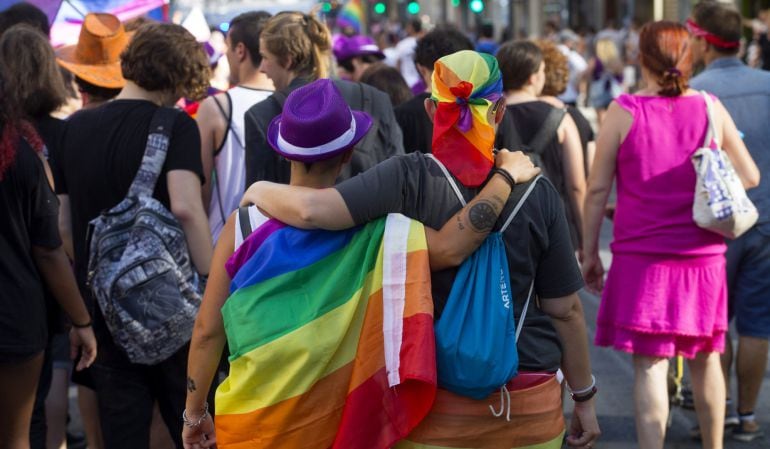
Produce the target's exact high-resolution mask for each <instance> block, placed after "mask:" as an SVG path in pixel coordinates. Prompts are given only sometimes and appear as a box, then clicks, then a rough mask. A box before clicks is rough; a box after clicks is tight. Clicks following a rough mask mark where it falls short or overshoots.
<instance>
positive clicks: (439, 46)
mask: <svg viewBox="0 0 770 449" xmlns="http://www.w3.org/2000/svg"><path fill="white" fill-rule="evenodd" d="M460 50H473V42H472V41H471V40H470V39H469V38H468V36H466V35H465V34H463V33H462V31H460V30H458V29H457V28H455V27H453V26H451V25H440V26H437V27H436V28H434V29H432V30H431V31H429V32H428V34H426V35H425V36H423V37H422V38H420V40H418V41H417V46H415V47H414V62H416V63H417V64H419V65H421V66H423V67H425V68H426V69H430V70H433V64H435V63H436V61H438V60H439V59H441V58H443V57H444V56H447V55H451V54H452V53H457V52H458V51H460Z"/></svg>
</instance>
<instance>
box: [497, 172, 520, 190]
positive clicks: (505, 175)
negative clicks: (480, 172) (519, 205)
mask: <svg viewBox="0 0 770 449" xmlns="http://www.w3.org/2000/svg"><path fill="white" fill-rule="evenodd" d="M495 173H497V174H498V175H500V176H502V177H503V179H504V180H505V182H507V183H508V185H509V186H510V187H511V190H513V186H515V185H516V180H514V179H513V176H511V174H510V173H508V172H507V171H505V170H503V169H502V168H499V167H495V168H493V169H492V174H495Z"/></svg>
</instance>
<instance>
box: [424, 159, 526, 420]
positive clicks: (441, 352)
mask: <svg viewBox="0 0 770 449" xmlns="http://www.w3.org/2000/svg"><path fill="white" fill-rule="evenodd" d="M429 156H431V157H432V155H429ZM433 160H434V161H435V162H436V163H437V164H438V166H439V167H441V169H442V171H443V172H444V176H445V177H446V178H447V180H448V181H449V183H450V185H451V186H452V189H453V190H454V191H455V194H457V198H458V199H459V200H460V203H462V205H463V207H464V206H465V205H466V202H465V198H463V196H462V194H461V193H460V189H459V188H458V187H457V184H455V181H454V179H453V178H452V176H451V175H450V174H449V172H448V171H447V169H446V167H444V165H443V164H442V163H441V162H439V161H438V160H437V159H435V158H433ZM539 178H540V176H538V178H537V179H539ZM537 179H535V180H534V181H533V182H532V183H531V184H530V186H529V187H528V188H527V190H526V192H525V193H524V195H523V196H522V198H521V199H520V200H519V202H518V203H517V204H516V207H514V209H513V211H512V212H511V214H510V216H509V217H508V219H507V220H506V221H505V224H503V226H502V228H500V230H499V231H497V232H492V233H490V234H489V236H488V237H487V238H486V240H484V242H483V243H482V244H481V246H480V247H479V248H478V249H477V250H476V252H474V253H473V254H472V255H471V256H470V257H468V258H467V259H466V260H465V261H464V262H463V263H462V265H460V268H459V270H458V272H457V276H456V277H455V280H454V283H453V284H452V289H451V291H450V293H449V298H448V299H447V302H446V306H445V307H444V311H443V313H442V314H441V318H439V320H438V321H436V323H435V334H436V362H437V365H438V383H439V386H440V387H441V388H444V389H446V390H449V391H451V392H453V393H457V394H459V395H462V396H468V397H471V398H473V399H485V398H486V397H488V396H489V395H490V394H491V393H492V392H494V391H495V390H500V389H501V387H504V386H505V384H506V383H508V381H509V380H510V379H511V378H513V377H514V376H516V374H517V373H518V367H519V354H518V352H517V350H516V341H517V340H518V337H519V333H520V332H521V327H522V325H523V324H524V317H525V316H526V314H527V308H528V307H529V301H530V299H531V297H532V291H533V288H534V281H533V282H532V284H531V285H530V288H529V294H528V296H527V301H526V303H525V304H524V309H523V310H522V314H521V317H519V320H518V326H517V325H516V324H515V321H514V316H513V300H514V297H513V293H512V292H511V282H510V276H509V270H508V258H507V256H506V254H505V244H504V243H503V232H505V230H506V229H507V228H508V225H510V224H511V222H512V221H513V219H514V217H515V216H516V214H517V213H518V212H519V209H521V206H522V205H523V204H524V202H525V201H526V199H527V197H528V196H529V194H530V193H531V192H532V190H533V189H534V187H535V184H536V183H537ZM503 390H505V389H504V388H503ZM501 391H502V390H501ZM505 392H506V393H507V390H506V391H505ZM493 413H494V414H495V415H496V416H500V414H501V413H502V409H501V411H500V412H494V410H493Z"/></svg>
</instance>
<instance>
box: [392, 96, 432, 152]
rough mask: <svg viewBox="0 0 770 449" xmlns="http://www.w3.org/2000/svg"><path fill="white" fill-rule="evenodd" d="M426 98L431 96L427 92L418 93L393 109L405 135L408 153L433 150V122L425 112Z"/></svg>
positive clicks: (405, 146)
mask: <svg viewBox="0 0 770 449" xmlns="http://www.w3.org/2000/svg"><path fill="white" fill-rule="evenodd" d="M426 98H430V94H429V93H427V92H423V93H421V94H417V95H415V96H414V97H412V98H411V99H409V100H407V101H405V102H404V103H403V104H401V105H399V106H397V107H396V108H395V109H394V110H393V112H394V113H395V114H396V121H397V122H398V125H399V126H400V127H401V133H402V134H403V135H404V151H406V152H407V153H412V152H415V151H419V152H420V153H430V152H431V151H430V148H431V143H432V139H433V122H432V121H431V120H430V117H428V113H427V112H425V99H426Z"/></svg>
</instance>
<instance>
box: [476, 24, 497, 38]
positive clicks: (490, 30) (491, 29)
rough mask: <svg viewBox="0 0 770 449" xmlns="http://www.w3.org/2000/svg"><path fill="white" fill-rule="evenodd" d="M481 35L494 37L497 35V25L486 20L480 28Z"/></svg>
mask: <svg viewBox="0 0 770 449" xmlns="http://www.w3.org/2000/svg"><path fill="white" fill-rule="evenodd" d="M479 35H480V36H481V37H484V38H487V39H492V38H494V37H495V25H494V24H493V23H492V22H489V21H485V22H484V23H482V24H481V27H480V28H479Z"/></svg>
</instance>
